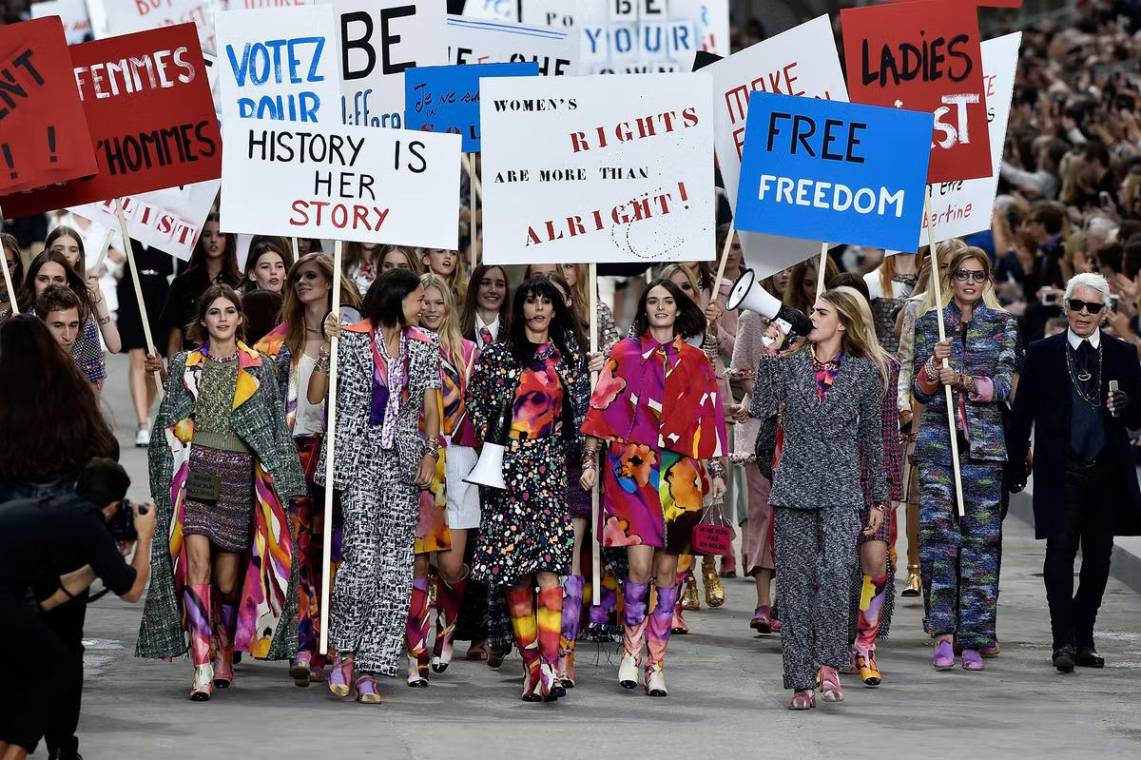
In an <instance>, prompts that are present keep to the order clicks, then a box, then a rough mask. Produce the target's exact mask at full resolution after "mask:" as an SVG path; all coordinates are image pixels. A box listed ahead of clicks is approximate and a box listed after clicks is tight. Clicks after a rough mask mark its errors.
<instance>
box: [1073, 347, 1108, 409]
mask: <svg viewBox="0 0 1141 760" xmlns="http://www.w3.org/2000/svg"><path fill="white" fill-rule="evenodd" d="M1079 345H1080V344H1079ZM1076 353H1077V351H1074V350H1072V349H1070V348H1069V347H1067V349H1066V369H1067V370H1069V373H1070V382H1072V383H1073V385H1074V390H1076V391H1077V392H1078V396H1079V397H1080V398H1081V400H1082V401H1084V402H1086V403H1087V404H1089V405H1090V406H1092V407H1095V408H1096V407H1099V406H1101V399H1100V398H1098V395H1099V394H1098V391H1097V390H1096V389H1095V390H1094V392H1093V397H1092V398H1091V397H1090V396H1089V395H1088V394H1087V393H1086V390H1085V384H1086V383H1088V382H1089V381H1090V380H1092V379H1093V373H1091V372H1090V371H1089V368H1088V367H1082V368H1081V369H1078V368H1077V367H1075V366H1074V354H1076ZM1097 376H1098V384H1099V385H1100V382H1101V381H1100V378H1101V344H1100V343H1098V346H1097Z"/></svg>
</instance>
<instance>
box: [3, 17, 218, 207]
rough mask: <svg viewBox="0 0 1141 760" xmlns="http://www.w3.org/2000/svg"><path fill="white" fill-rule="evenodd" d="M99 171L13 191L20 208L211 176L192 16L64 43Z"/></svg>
mask: <svg viewBox="0 0 1141 760" xmlns="http://www.w3.org/2000/svg"><path fill="white" fill-rule="evenodd" d="M71 58H72V63H73V66H74V79H73V80H72V81H73V83H74V85H73V86H78V87H79V93H80V96H81V97H82V98H83V109H84V111H85V112H86V114H87V124H88V125H89V127H90V132H91V138H92V140H93V141H94V143H95V158H96V161H97V162H98V166H99V173H98V174H96V175H95V176H93V177H88V178H85V179H79V180H75V181H72V182H69V183H67V184H65V185H62V186H56V187H51V188H45V189H43V190H41V191H37V192H35V193H29V194H25V195H19V196H16V197H14V198H12V199H10V200H6V201H5V203H4V206H5V209H6V210H7V211H8V213H12V214H17V215H24V214H31V213H36V212H38V211H46V210H49V209H56V208H64V207H67V206H74V205H79V204H83V203H91V202H93V201H102V200H110V199H113V198H119V197H121V196H124V195H132V194H136V193H143V192H147V191H150V190H159V189H162V188H166V187H173V186H177V185H184V184H188V183H191V182H204V181H206V180H211V179H217V178H218V176H219V173H220V171H221V166H222V163H221V147H222V145H221V136H220V135H219V133H218V122H217V119H216V118H215V115H214V101H213V99H212V98H211V96H210V85H209V83H208V81H207V74H206V66H205V64H204V62H203V60H202V51H201V49H200V48H199V46H198V34H197V32H196V30H195V28H194V25H193V24H181V25H179V26H167V27H162V28H160V29H152V30H150V31H146V32H138V33H136V34H127V35H122V36H118V37H108V38H106V39H102V40H96V41H95V42H87V43H84V44H82V45H76V46H74V47H73V48H71Z"/></svg>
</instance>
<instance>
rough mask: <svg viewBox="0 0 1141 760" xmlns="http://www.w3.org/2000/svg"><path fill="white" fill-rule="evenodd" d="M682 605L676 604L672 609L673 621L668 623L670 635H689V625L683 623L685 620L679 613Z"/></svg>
mask: <svg viewBox="0 0 1141 760" xmlns="http://www.w3.org/2000/svg"><path fill="white" fill-rule="evenodd" d="M683 607H684V605H682V604H680V603H679V604H678V605H677V606H676V607H674V619H673V622H672V623H670V633H676V634H677V635H678V636H684V635H686V634H687V633H689V624H687V623H686V622H685V618H684V617H682V616H681V611H682V608H683Z"/></svg>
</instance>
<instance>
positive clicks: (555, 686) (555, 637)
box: [535, 586, 567, 702]
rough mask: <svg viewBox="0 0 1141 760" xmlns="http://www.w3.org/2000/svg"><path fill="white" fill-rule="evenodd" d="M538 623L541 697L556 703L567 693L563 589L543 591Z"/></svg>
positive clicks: (560, 587)
mask: <svg viewBox="0 0 1141 760" xmlns="http://www.w3.org/2000/svg"><path fill="white" fill-rule="evenodd" d="M535 621H536V622H537V623H538V629H539V696H540V697H542V698H543V701H544V702H554V701H556V700H558V698H559V697H563V696H566V693H567V690H566V689H565V688H564V687H563V684H562V682H561V681H560V680H559V643H560V640H561V638H562V637H561V635H560V634H561V632H562V627H563V626H562V622H563V587H562V586H551V587H550V588H544V589H539V597H538V600H537V604H536V605H535Z"/></svg>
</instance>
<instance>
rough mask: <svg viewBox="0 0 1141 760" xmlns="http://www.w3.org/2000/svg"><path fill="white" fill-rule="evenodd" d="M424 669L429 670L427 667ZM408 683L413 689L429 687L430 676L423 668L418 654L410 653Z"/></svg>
mask: <svg viewBox="0 0 1141 760" xmlns="http://www.w3.org/2000/svg"><path fill="white" fill-rule="evenodd" d="M423 670H427V668H426V667H424V668H423ZM408 685H409V686H411V687H412V688H413V689H427V688H428V678H427V676H426V674H425V673H424V672H423V671H422V670H421V665H420V661H419V660H418V659H417V658H416V655H412V654H410V655H408Z"/></svg>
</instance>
